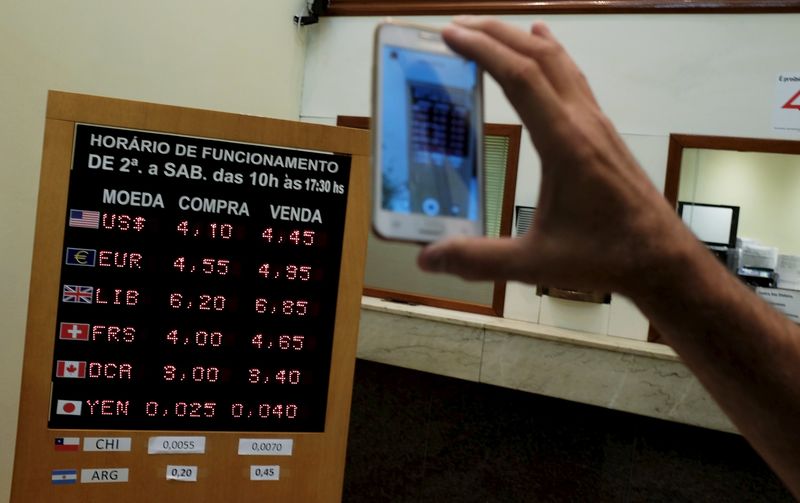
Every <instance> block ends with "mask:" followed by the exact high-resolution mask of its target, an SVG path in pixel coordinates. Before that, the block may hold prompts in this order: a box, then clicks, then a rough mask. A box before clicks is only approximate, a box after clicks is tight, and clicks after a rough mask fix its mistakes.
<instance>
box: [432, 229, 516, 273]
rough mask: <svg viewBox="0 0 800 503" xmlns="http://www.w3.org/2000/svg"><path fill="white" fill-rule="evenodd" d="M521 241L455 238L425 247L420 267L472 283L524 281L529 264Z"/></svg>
mask: <svg viewBox="0 0 800 503" xmlns="http://www.w3.org/2000/svg"><path fill="white" fill-rule="evenodd" d="M529 260H530V258H529V257H526V256H525V254H524V250H523V248H522V246H520V240H519V239H509V238H464V237H460V238H452V239H446V240H444V241H439V242H437V243H433V244H431V245H428V246H427V247H425V248H423V249H422V251H421V252H420V254H419V256H418V257H417V264H418V265H419V267H420V268H421V269H422V270H424V271H428V272H445V273H450V274H455V275H458V276H461V277H462V278H464V279H468V280H503V279H510V278H512V277H513V278H516V279H523V278H524V276H526V275H525V274H524V273H523V271H522V265H523V264H525V263H526V262H529Z"/></svg>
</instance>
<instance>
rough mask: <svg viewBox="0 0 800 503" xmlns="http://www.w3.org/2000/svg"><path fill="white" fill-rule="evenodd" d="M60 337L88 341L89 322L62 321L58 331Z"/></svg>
mask: <svg viewBox="0 0 800 503" xmlns="http://www.w3.org/2000/svg"><path fill="white" fill-rule="evenodd" d="M58 338H59V339H63V340H69V341H88V340H89V324H88V323H66V322H62V323H61V326H60V328H59V331H58Z"/></svg>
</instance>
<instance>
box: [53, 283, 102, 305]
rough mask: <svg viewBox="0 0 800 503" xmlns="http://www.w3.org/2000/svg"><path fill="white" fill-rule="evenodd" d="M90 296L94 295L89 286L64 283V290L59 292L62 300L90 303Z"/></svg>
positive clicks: (92, 289)
mask: <svg viewBox="0 0 800 503" xmlns="http://www.w3.org/2000/svg"><path fill="white" fill-rule="evenodd" d="M92 297H94V288H93V287H91V286H81V285H64V290H63V291H62V292H61V300H62V301H63V302H72V303H77V304H91V303H92Z"/></svg>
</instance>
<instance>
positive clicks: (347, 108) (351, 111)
mask: <svg viewBox="0 0 800 503" xmlns="http://www.w3.org/2000/svg"><path fill="white" fill-rule="evenodd" d="M504 19H506V20H508V21H511V22H513V23H515V24H518V25H519V26H520V27H524V28H527V27H528V26H529V25H530V23H531V22H532V21H533V20H534V19H543V20H544V21H546V22H548V23H549V24H550V26H551V28H552V30H553V31H554V32H555V34H556V35H557V36H558V37H559V38H560V39H561V41H562V43H563V44H564V45H565V46H566V48H567V49H568V50H569V51H570V52H571V53H572V54H573V56H574V57H575V59H576V60H577V62H578V64H579V65H580V66H581V67H582V68H583V70H584V72H585V73H586V75H587V77H588V78H589V81H590V83H591V84H592V86H593V88H594V91H595V94H596V96H597V98H598V100H599V101H600V103H601V105H602V106H603V108H604V109H605V111H606V113H608V114H609V116H610V117H611V119H612V120H613V121H614V123H615V124H616V126H617V128H618V129H619V130H620V131H621V132H622V134H623V137H624V139H625V141H626V142H627V143H628V145H629V146H630V148H631V149H632V150H633V152H634V154H635V155H636V156H637V158H638V159H639V161H640V162H641V163H642V165H643V167H644V168H645V170H646V171H647V172H648V174H649V175H650V177H651V178H652V179H653V181H654V182H655V183H656V185H657V186H658V187H660V188H663V184H664V175H665V167H666V158H667V140H668V137H669V134H670V133H689V134H704V135H725V136H742V137H757V138H771V137H774V138H790V139H798V138H800V135H797V134H794V135H790V134H787V133H777V132H774V131H772V129H771V123H770V121H771V113H772V105H773V96H774V93H775V77H776V75H777V74H778V73H779V72H796V71H798V70H800V68H798V65H800V63H799V62H800V30H798V29H797V26H798V24H800V15H797V14H775V15H707V14H690V15H666V14H658V15H655V14H654V15H596V16H589V15H580V16H536V17H535V18H534V17H529V16H509V17H505V18H504ZM413 20H414V21H416V22H425V23H431V24H438V25H441V24H444V23H445V22H446V18H444V17H422V18H413ZM378 21H379V19H378V18H334V19H326V20H324V21H323V23H321V24H320V25H319V26H316V27H314V30H313V31H311V32H310V33H309V43H308V52H307V55H306V74H305V78H304V87H303V100H302V108H301V115H302V117H303V119H304V120H309V121H317V122H331V121H333V120H334V118H335V117H336V115H368V114H369V96H370V88H369V86H370V66H371V44H372V38H371V37H372V31H373V29H374V27H375V24H376V23H377V22H378ZM486 120H487V121H489V122H505V123H518V122H519V121H518V119H517V117H516V114H515V113H514V112H513V110H512V109H511V108H510V107H509V106H508V104H507V102H506V100H505V98H504V97H503V95H502V92H501V91H500V90H499V88H498V87H497V85H496V84H494V82H487V85H486ZM538 185H539V171H538V159H537V156H536V154H535V152H534V151H533V149H532V148H531V147H530V145H529V143H527V141H525V142H524V144H523V148H522V151H521V154H520V170H519V175H518V181H517V194H516V204H521V205H529V206H535V203H536V199H537V196H538ZM505 314H506V317H510V318H515V319H520V320H526V321H533V322H536V321H541V322H542V323H547V324H553V325H556V326H562V327H565V328H573V329H577V330H586V331H591V332H598V333H609V334H611V335H617V336H622V337H629V338H635V339H643V338H645V337H646V331H647V323H646V320H644V319H643V318H642V316H641V315H640V314H639V313H638V311H636V309H635V307H634V306H633V305H632V304H631V303H630V302H628V301H626V300H624V299H620V298H619V297H615V299H614V301H613V302H612V304H611V306H585V305H576V304H575V303H572V302H569V301H558V300H554V299H547V298H546V299H545V300H543V301H541V302H540V300H539V298H538V297H536V296H535V295H533V293H532V290H531V288H530V287H528V286H523V285H519V284H514V283H512V284H509V286H508V290H507V296H506V311H505Z"/></svg>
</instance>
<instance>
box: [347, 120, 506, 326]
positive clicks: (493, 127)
mask: <svg viewBox="0 0 800 503" xmlns="http://www.w3.org/2000/svg"><path fill="white" fill-rule="evenodd" d="M336 125H337V126H343V127H351V128H358V129H369V117H360V116H352V115H339V116H338V117H337V118H336ZM483 134H484V135H490V136H491V135H494V136H505V137H507V138H508V139H509V142H508V159H507V161H506V177H505V183H504V185H503V209H502V216H501V218H500V236H511V227H512V223H513V220H514V198H515V192H516V182H517V166H518V165H519V147H520V141H521V139H522V126H520V125H514V124H484V129H483ZM363 292H364V295H366V296H369V297H379V298H386V299H391V300H397V301H401V302H408V303H409V304H421V305H426V306H432V307H440V308H444V309H451V310H454V311H463V312H468V313H477V314H486V315H489V316H499V317H502V316H503V309H504V307H505V299H506V282H505V281H495V282H494V290H493V293H492V304H491V305H486V304H476V303H473V302H465V301H459V300H454V299H448V298H442V297H435V296H432V295H419V294H413V293H408V292H401V291H396V290H390V289H386V288H372V287H367V286H365V287H364V290H363Z"/></svg>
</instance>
